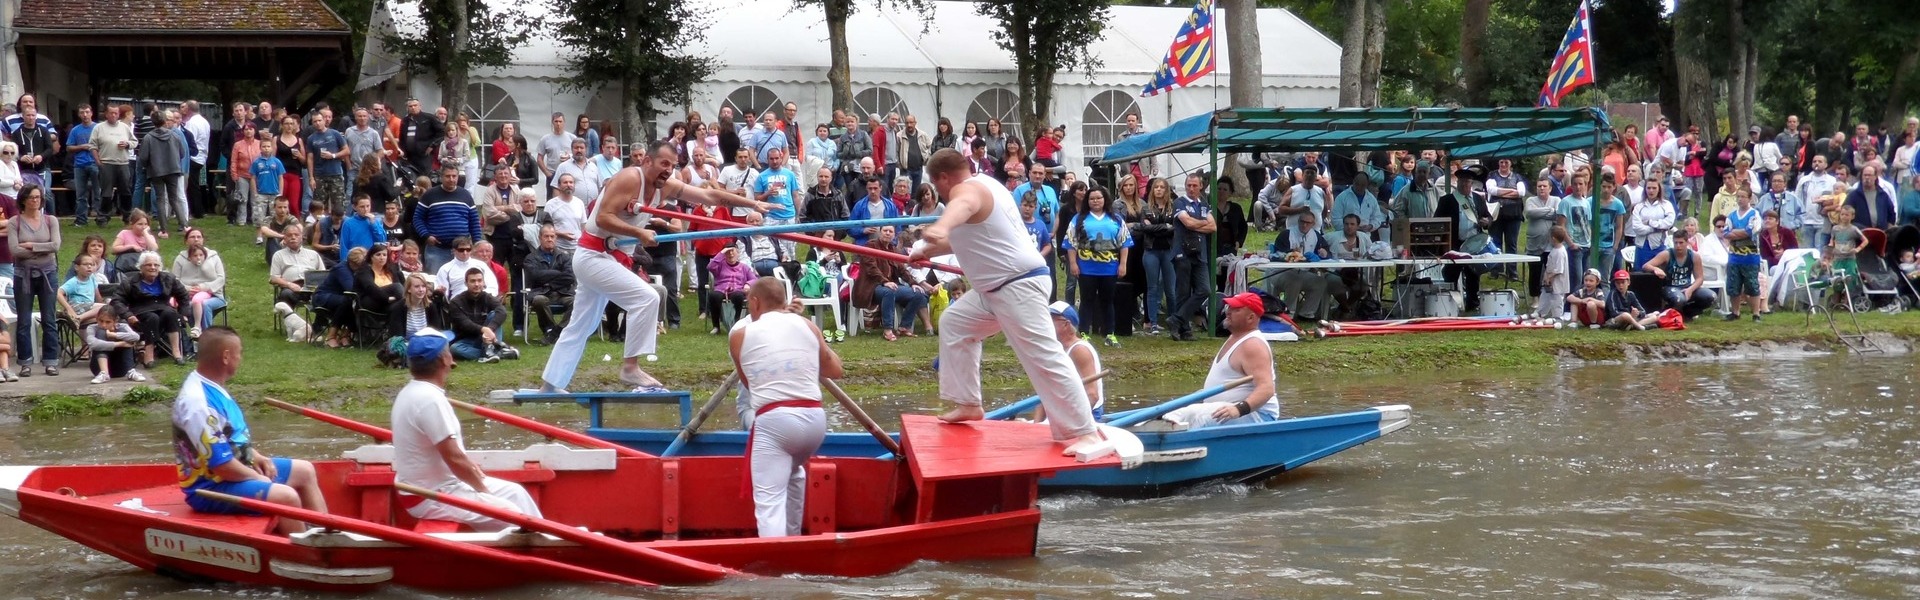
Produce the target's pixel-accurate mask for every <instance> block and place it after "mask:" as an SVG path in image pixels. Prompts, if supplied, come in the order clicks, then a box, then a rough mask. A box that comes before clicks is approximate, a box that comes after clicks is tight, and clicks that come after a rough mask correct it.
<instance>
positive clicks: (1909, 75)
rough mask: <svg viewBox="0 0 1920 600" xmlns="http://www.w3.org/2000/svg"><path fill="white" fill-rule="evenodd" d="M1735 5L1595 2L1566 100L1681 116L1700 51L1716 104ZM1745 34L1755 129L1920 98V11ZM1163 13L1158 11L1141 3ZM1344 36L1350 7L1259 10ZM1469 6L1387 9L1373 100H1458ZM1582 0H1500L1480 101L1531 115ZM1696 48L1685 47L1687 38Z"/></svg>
mask: <svg viewBox="0 0 1920 600" xmlns="http://www.w3.org/2000/svg"><path fill="white" fill-rule="evenodd" d="M1734 1H1735V0H1684V1H1682V2H1679V3H1678V4H1679V10H1680V11H1682V14H1679V15H1676V14H1669V13H1668V12H1667V10H1668V9H1667V5H1668V4H1669V3H1668V2H1666V1H1665V0H1592V5H1591V6H1592V15H1591V18H1592V23H1593V38H1594V64H1595V71H1596V78H1597V80H1598V81H1597V82H1596V83H1597V85H1596V87H1597V88H1599V90H1596V91H1603V92H1604V93H1582V94H1577V95H1576V96H1574V97H1571V98H1569V101H1576V100H1580V101H1592V102H1599V101H1614V102H1639V101H1659V102H1660V103H1661V104H1662V106H1664V107H1666V111H1667V112H1668V113H1672V114H1679V110H1680V109H1679V96H1678V88H1679V86H1680V82H1679V81H1678V80H1677V75H1676V73H1675V67H1674V61H1673V56H1674V55H1675V54H1676V53H1678V52H1681V51H1688V52H1695V53H1697V55H1698V56H1699V58H1700V59H1701V60H1702V61H1703V62H1704V63H1705V65H1706V66H1707V68H1708V70H1709V74H1710V76H1711V80H1712V83H1713V84H1714V87H1715V88H1716V89H1718V90H1719V91H1718V92H1717V97H1716V98H1712V99H1709V100H1708V102H1707V105H1708V106H1713V105H1715V103H1716V102H1718V103H1721V104H1722V108H1721V110H1725V107H1724V102H1726V101H1728V100H1730V99H1732V98H1734V97H1735V96H1734V95H1733V94H1732V90H1730V89H1728V88H1727V87H1726V86H1727V84H1728V82H1727V81H1726V79H1727V78H1728V77H1729V76H1730V75H1731V73H1732V71H1733V68H1734V66H1735V64H1734V58H1735V57H1736V56H1737V55H1738V53H1736V52H1734V51H1733V50H1732V49H1731V48H1732V47H1733V45H1734V40H1733V39H1731V38H1732V30H1731V27H1730V26H1731V19H1730V16H1731V14H1732V13H1731V12H1730V11H1731V8H1732V6H1733V2H1734ZM1739 2H1740V6H1741V12H1740V14H1741V15H1742V16H1743V17H1744V18H1743V23H1742V24H1743V25H1744V30H1745V32H1746V36H1747V37H1748V38H1751V39H1752V41H1753V45H1754V46H1755V47H1757V49H1758V65H1757V68H1756V69H1753V72H1754V76H1755V77H1756V83H1755V86H1754V87H1755V89H1756V92H1755V93H1754V95H1753V107H1752V110H1751V115H1752V119H1753V120H1754V122H1756V123H1760V124H1763V125H1764V124H1773V125H1778V124H1779V123H1780V120H1781V119H1784V118H1785V115H1786V114H1788V113H1795V114H1800V115H1801V117H1802V120H1803V121H1809V122H1812V123H1815V128H1816V129H1818V130H1822V131H1832V130H1835V129H1838V128H1840V127H1842V126H1843V125H1844V124H1846V123H1856V122H1870V123H1877V124H1887V125H1893V123H1891V121H1892V118H1893V116H1894V115H1902V114H1912V109H1913V107H1914V105H1915V104H1916V102H1915V99H1916V98H1920V73H1916V72H1915V70H1916V67H1917V66H1920V10H1915V7H1914V6H1913V5H1912V4H1911V3H1907V2H1899V1H1894V0H1739ZM1140 3H1142V4H1159V2H1151V1H1149V2H1140ZM1260 4H1261V6H1262V7H1267V8H1285V9H1287V10H1289V11H1292V12H1293V13H1294V14H1295V15H1298V16H1299V17H1301V18H1302V19H1304V20H1306V21H1307V22H1308V23H1309V24H1311V25H1313V26H1314V27H1315V28H1316V29H1319V30H1320V31H1321V32H1323V33H1327V34H1328V35H1330V36H1334V37H1338V34H1339V32H1340V31H1341V30H1342V28H1343V27H1344V26H1345V22H1344V20H1343V19H1344V15H1345V14H1346V13H1345V6H1346V5H1347V2H1346V0H1262V1H1261V3H1260ZM1464 6H1465V2H1464V0H1393V1H1392V2H1389V4H1388V13H1387V43H1386V56H1385V60H1384V64H1383V65H1382V67H1381V82H1380V86H1381V90H1380V96H1381V104H1382V105H1384V106H1406V105H1433V104H1444V103H1450V102H1462V101H1463V99H1464V89H1462V73H1463V69H1462V65H1461V64H1460V57H1459V51H1460V35H1461V28H1462V18H1463V12H1464ZM1577 6H1579V0H1494V1H1493V10H1492V14H1491V17H1490V18H1489V20H1488V24H1487V45H1486V48H1485V53H1486V55H1485V59H1484V61H1483V63H1484V64H1486V65H1488V67H1489V69H1488V77H1489V79H1488V82H1487V89H1486V98H1487V103H1488V104H1491V105H1505V106H1531V105H1532V104H1533V102H1534V99H1535V97H1536V96H1537V95H1538V93H1539V90H1540V85H1541V82H1543V81H1544V80H1545V77H1546V71H1547V68H1548V65H1549V64H1550V63H1551V61H1552V60H1553V55H1554V52H1555V51H1556V50H1558V48H1559V43H1560V38H1561V37H1562V36H1563V35H1564V34H1565V32H1566V28H1567V23H1568V22H1569V21H1570V20H1571V19H1572V18H1573V14H1574V11H1575V7H1577ZM1680 18H1686V19H1690V20H1691V21H1689V22H1690V23H1693V25H1690V26H1691V27H1698V28H1699V29H1700V32H1701V35H1700V36H1697V38H1689V37H1688V36H1679V37H1680V38H1681V39H1683V40H1685V39H1696V40H1697V44H1698V47H1686V48H1677V47H1676V41H1675V39H1676V36H1675V29H1674V28H1675V23H1676V19H1680ZM1689 43H1693V42H1689Z"/></svg>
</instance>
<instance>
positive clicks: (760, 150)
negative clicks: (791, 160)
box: [747, 111, 790, 167]
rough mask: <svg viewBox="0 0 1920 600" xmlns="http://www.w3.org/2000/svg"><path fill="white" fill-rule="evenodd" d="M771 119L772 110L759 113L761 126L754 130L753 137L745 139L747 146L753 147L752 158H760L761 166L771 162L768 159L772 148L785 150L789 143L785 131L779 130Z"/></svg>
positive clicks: (771, 154) (771, 156)
mask: <svg viewBox="0 0 1920 600" xmlns="http://www.w3.org/2000/svg"><path fill="white" fill-rule="evenodd" d="M773 120H774V119H773V111H767V113H766V114H764V115H761V116H760V121H761V125H762V126H761V127H760V128H759V129H757V130H755V133H754V135H753V137H752V138H751V139H749V140H748V141H747V147H748V148H752V149H753V154H754V158H757V159H759V160H760V166H761V167H766V166H767V165H769V164H772V163H770V162H768V161H769V160H771V159H772V158H773V151H774V150H786V149H787V146H788V145H789V144H788V142H789V141H790V140H788V139H787V132H785V131H781V130H780V127H779V125H778V124H776V123H774V122H773Z"/></svg>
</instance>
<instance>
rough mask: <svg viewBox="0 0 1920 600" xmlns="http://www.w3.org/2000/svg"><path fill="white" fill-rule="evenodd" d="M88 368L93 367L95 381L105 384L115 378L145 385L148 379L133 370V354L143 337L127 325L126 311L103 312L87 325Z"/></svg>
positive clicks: (112, 310) (109, 310)
mask: <svg viewBox="0 0 1920 600" xmlns="http://www.w3.org/2000/svg"><path fill="white" fill-rule="evenodd" d="M86 339H87V348H88V349H89V350H92V351H93V353H92V354H91V355H89V356H88V357H87V366H89V367H92V368H93V382H94V383H96V384H99V383H106V382H107V380H109V379H112V378H114V377H126V378H127V380H129V381H134V382H143V381H146V380H147V376H145V375H141V374H140V371H139V370H138V369H135V368H133V352H134V350H135V349H138V348H139V347H140V334H138V333H135V332H134V331H133V327H130V326H128V325H127V324H126V309H123V308H121V309H115V308H109V309H107V310H102V311H100V315H99V318H97V319H95V320H94V323H93V324H92V325H88V326H87V338H86Z"/></svg>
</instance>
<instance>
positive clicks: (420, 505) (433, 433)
mask: <svg viewBox="0 0 1920 600" xmlns="http://www.w3.org/2000/svg"><path fill="white" fill-rule="evenodd" d="M452 344H453V336H452V335H450V334H447V333H444V332H441V331H439V330H436V329H433V328H431V327H428V328H426V329H421V330H420V331H419V332H418V333H416V334H414V336H413V337H412V338H410V339H408V340H407V369H408V370H409V371H411V372H412V375H413V381H409V382H407V386H406V387H403V388H400V394H399V395H397V396H395V397H394V399H393V473H394V480H395V481H399V482H401V483H407V484H412V485H416V486H419V487H422V488H426V489H429V490H433V491H436V492H439V493H441V494H446V495H450V496H458V497H461V498H466V499H468V500H476V501H480V502H485V503H487V504H492V505H495V506H499V507H502V508H508V509H512V510H515V511H518V512H519V513H521V514H524V515H528V516H531V517H536V518H537V517H539V516H540V507H539V506H538V505H535V504H534V503H533V496H530V495H528V494H527V490H526V488H523V487H520V484H517V483H513V482H510V481H505V480H502V479H496V478H493V477H488V476H487V475H486V473H483V472H481V471H480V466H479V465H477V464H474V462H473V460H472V459H471V458H469V457H468V456H467V450H466V447H465V445H464V444H462V443H461V438H460V420H459V419H458V418H457V417H455V416H454V414H453V405H452V404H451V403H449V402H448V401H447V375H448V374H450V373H452V372H453V368H454V362H453V352H452V351H451V350H450V348H451V347H452ZM399 503H400V506H401V507H403V508H406V509H407V514H410V515H413V516H414V518H417V519H432V520H440V521H456V522H460V523H465V524H467V525H468V526H470V527H472V528H473V529H475V530H477V531H499V530H502V529H506V528H507V527H509V526H510V525H509V524H508V523H506V522H503V521H499V520H497V519H493V518H491V517H487V516H484V515H480V514H477V513H472V512H468V511H465V510H461V509H459V508H454V507H452V506H447V505H445V504H441V503H439V502H435V501H432V500H428V499H426V498H422V497H420V496H414V495H410V494H400V496H399Z"/></svg>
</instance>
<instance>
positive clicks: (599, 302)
mask: <svg viewBox="0 0 1920 600" xmlns="http://www.w3.org/2000/svg"><path fill="white" fill-rule="evenodd" d="M678 157H679V154H678V151H677V150H676V149H675V148H674V147H673V144H671V143H668V142H654V143H653V144H652V145H651V146H650V147H649V148H648V151H647V154H646V162H645V163H644V164H642V165H636V166H633V167H628V168H626V169H625V170H622V171H620V174H618V175H614V176H613V179H611V180H608V181H607V183H606V186H605V187H603V188H602V190H601V193H600V198H599V199H598V200H595V201H594V202H593V203H592V204H590V205H589V206H588V207H587V218H586V221H585V222H584V223H582V224H581V232H580V241H579V244H580V248H579V250H578V251H576V252H574V253H573V275H574V280H575V282H576V283H575V286H576V287H575V289H574V295H573V310H574V314H577V315H598V314H600V313H601V312H602V311H604V310H606V307H607V303H608V302H612V303H614V304H617V305H619V306H620V308H621V309H622V310H625V311H627V334H626V351H625V353H624V355H623V356H624V358H625V360H624V361H622V364H621V367H620V381H621V382H622V383H625V384H628V385H632V386H635V388H636V389H635V391H640V392H665V391H667V389H666V387H665V386H662V385H660V380H658V379H654V378H653V376H652V375H648V374H647V372H646V371H643V370H641V369H640V357H641V355H645V354H653V353H654V342H655V341H656V340H657V339H658V338H659V330H657V329H655V328H654V323H656V322H658V321H659V320H660V316H659V313H660V293H659V292H656V291H654V289H653V286H652V285H649V284H648V283H647V281H646V280H645V279H642V278H641V277H640V275H638V274H636V273H634V272H633V271H632V270H631V269H628V268H627V266H626V265H625V264H623V263H621V262H620V261H619V260H618V259H615V258H614V257H613V254H611V252H619V251H620V250H619V249H618V248H612V247H611V246H612V245H613V242H612V241H611V239H613V238H618V237H625V238H632V239H637V240H639V241H640V243H641V244H643V245H647V246H652V245H653V232H652V231H650V230H648V229H647V228H646V224H647V222H648V220H649V217H648V216H647V214H646V213H642V212H640V211H639V210H638V208H637V206H639V205H640V203H642V202H645V203H646V205H647V206H657V205H659V204H660V203H661V202H663V201H664V200H665V199H667V198H679V199H680V200H681V201H682V202H698V203H701V204H712V205H717V206H737V207H743V208H749V209H752V210H755V211H758V212H759V213H765V212H766V211H767V210H769V209H771V208H772V207H771V205H768V204H767V203H765V202H756V201H753V200H749V199H746V198H742V197H740V196H736V195H733V194H729V193H726V192H723V191H720V190H710V189H703V188H696V187H693V186H690V185H687V184H685V183H682V182H681V181H680V180H679V179H677V178H674V177H673V174H674V168H673V164H674V162H675V161H676V160H677V159H678ZM746 222H747V223H748V224H759V223H760V214H757V213H750V214H748V215H747V218H746ZM599 324H600V320H599V319H592V318H588V319H573V320H571V321H569V322H568V323H567V327H566V328H565V329H562V330H561V331H560V339H558V340H556V341H555V342H554V344H553V354H552V355H550V356H548V357H547V368H546V370H545V371H544V372H542V373H541V375H540V380H541V384H540V391H542V392H562V393H564V392H565V391H566V387H567V384H569V383H571V382H572V381H573V374H574V372H575V371H576V370H578V369H579V367H580V355H581V354H582V353H584V352H586V349H587V338H588V337H589V336H591V335H593V330H594V328H595V327H598V326H599Z"/></svg>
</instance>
